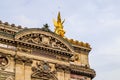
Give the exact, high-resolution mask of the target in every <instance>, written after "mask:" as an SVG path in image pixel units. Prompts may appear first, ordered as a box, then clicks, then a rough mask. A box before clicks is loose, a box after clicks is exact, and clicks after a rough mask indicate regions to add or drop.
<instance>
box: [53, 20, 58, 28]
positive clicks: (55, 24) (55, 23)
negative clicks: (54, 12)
mask: <svg viewBox="0 0 120 80" xmlns="http://www.w3.org/2000/svg"><path fill="white" fill-rule="evenodd" d="M53 23H54V26H55V27H57V26H58V23H57V21H56V20H55V19H53Z"/></svg>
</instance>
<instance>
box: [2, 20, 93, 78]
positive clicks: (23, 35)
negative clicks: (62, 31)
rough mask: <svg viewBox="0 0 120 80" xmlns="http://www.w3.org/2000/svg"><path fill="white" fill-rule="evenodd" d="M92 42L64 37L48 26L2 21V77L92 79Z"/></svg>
mask: <svg viewBox="0 0 120 80" xmlns="http://www.w3.org/2000/svg"><path fill="white" fill-rule="evenodd" d="M90 51H91V47H90V45H89V44H88V43H84V42H79V41H76V40H73V39H68V38H64V37H61V36H59V35H57V34H55V33H54V32H52V31H51V30H50V29H49V28H48V25H44V26H43V27H42V28H22V27H21V26H15V24H9V23H8V22H5V23H3V22H2V21H0V80H92V79H93V78H94V77H95V71H94V70H93V69H91V68H90V65H89V59H88V55H89V52H90Z"/></svg>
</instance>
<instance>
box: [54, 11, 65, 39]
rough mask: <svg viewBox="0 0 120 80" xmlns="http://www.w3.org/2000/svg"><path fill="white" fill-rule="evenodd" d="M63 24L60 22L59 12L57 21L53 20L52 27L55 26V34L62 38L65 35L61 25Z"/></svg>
mask: <svg viewBox="0 0 120 80" xmlns="http://www.w3.org/2000/svg"><path fill="white" fill-rule="evenodd" d="M64 22H65V20H63V21H61V16H60V12H59V13H58V16H57V21H56V20H55V19H54V20H53V23H54V26H55V29H54V30H55V31H54V32H55V33H56V34H58V35H60V36H62V37H64V35H65V31H64V29H63V23H64Z"/></svg>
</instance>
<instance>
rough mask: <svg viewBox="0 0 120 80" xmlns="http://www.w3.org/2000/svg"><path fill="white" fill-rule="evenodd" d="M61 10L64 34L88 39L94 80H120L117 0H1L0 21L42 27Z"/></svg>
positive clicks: (119, 2) (119, 14)
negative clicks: (94, 73) (94, 72)
mask: <svg viewBox="0 0 120 80" xmlns="http://www.w3.org/2000/svg"><path fill="white" fill-rule="evenodd" d="M58 11H60V12H61V16H62V19H65V23H64V29H65V31H66V34H65V36H66V37H68V38H73V39H75V40H79V41H83V42H88V43H89V44H90V45H91V47H92V50H91V52H90V53H89V63H90V66H91V68H93V69H94V70H95V71H96V77H95V78H94V79H93V80H116V79H117V80H120V76H119V74H120V0H0V20H1V21H2V22H9V23H10V24H12V23H14V24H16V25H21V26H23V27H29V28H41V27H42V26H43V24H46V23H48V25H49V26H50V29H51V30H53V29H54V26H53V19H54V18H55V19H56V17H57V13H58Z"/></svg>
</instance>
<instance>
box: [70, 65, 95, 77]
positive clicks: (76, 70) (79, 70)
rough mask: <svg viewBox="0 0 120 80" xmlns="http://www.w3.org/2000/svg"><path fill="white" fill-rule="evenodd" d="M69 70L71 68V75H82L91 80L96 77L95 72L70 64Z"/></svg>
mask: <svg viewBox="0 0 120 80" xmlns="http://www.w3.org/2000/svg"><path fill="white" fill-rule="evenodd" d="M70 68H71V73H72V74H78V75H84V76H88V77H91V78H94V77H95V75H96V73H95V71H94V70H93V69H90V68H88V67H83V66H78V65H73V64H71V65H70Z"/></svg>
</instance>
